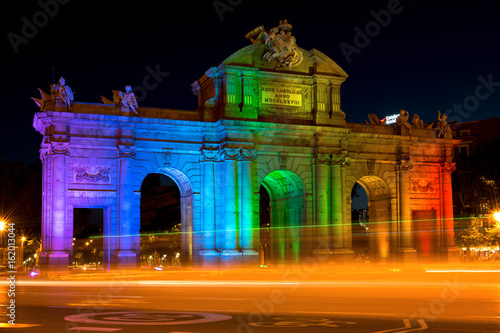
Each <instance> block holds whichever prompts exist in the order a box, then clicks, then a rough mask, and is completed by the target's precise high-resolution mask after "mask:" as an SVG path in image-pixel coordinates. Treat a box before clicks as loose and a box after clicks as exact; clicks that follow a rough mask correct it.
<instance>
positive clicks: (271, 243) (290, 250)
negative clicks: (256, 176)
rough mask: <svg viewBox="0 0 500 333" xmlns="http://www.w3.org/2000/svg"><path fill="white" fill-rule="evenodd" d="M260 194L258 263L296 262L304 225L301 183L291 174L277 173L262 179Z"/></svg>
mask: <svg viewBox="0 0 500 333" xmlns="http://www.w3.org/2000/svg"><path fill="white" fill-rule="evenodd" d="M259 193H260V249H261V253H260V255H261V258H260V259H261V264H264V265H268V264H273V265H283V264H294V263H298V262H299V260H300V257H301V253H302V252H303V230H302V228H303V226H304V225H305V223H304V216H305V213H304V207H305V194H304V185H303V183H302V180H301V179H300V178H299V177H298V176H297V175H296V174H294V173H293V172H291V171H288V170H276V171H273V172H271V173H269V174H268V175H267V176H266V177H265V178H264V179H263V180H262V184H261V187H260V191H259Z"/></svg>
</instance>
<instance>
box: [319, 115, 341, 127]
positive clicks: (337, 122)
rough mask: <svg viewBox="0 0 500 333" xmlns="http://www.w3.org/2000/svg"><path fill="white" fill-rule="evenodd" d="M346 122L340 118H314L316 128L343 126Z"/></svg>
mask: <svg viewBox="0 0 500 333" xmlns="http://www.w3.org/2000/svg"><path fill="white" fill-rule="evenodd" d="M345 124H346V121H345V119H342V118H341V117H338V118H333V119H330V118H320V117H318V118H316V125H318V126H324V125H326V126H345Z"/></svg>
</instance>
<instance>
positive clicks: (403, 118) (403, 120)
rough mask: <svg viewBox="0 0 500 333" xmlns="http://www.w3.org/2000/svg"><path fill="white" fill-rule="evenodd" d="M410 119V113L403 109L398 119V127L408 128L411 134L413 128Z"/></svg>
mask: <svg viewBox="0 0 500 333" xmlns="http://www.w3.org/2000/svg"><path fill="white" fill-rule="evenodd" d="M409 118H410V114H409V113H408V111H405V110H403V109H401V110H399V116H398V118H397V119H396V125H397V126H404V127H406V128H407V129H408V132H409V133H410V134H411V126H410V124H409V123H408V119H409Z"/></svg>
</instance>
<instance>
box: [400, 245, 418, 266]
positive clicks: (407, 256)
mask: <svg viewBox="0 0 500 333" xmlns="http://www.w3.org/2000/svg"><path fill="white" fill-rule="evenodd" d="M398 259H399V260H398V261H399V262H400V263H402V264H409V263H416V262H417V250H416V249H414V248H410V247H405V248H399V249H398Z"/></svg>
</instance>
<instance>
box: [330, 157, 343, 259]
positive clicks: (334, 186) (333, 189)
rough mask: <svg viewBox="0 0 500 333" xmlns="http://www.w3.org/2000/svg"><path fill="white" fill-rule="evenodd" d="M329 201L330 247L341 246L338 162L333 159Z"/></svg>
mask: <svg viewBox="0 0 500 333" xmlns="http://www.w3.org/2000/svg"><path fill="white" fill-rule="evenodd" d="M330 202H331V209H332V214H331V215H332V219H331V224H332V248H333V249H340V248H342V247H343V245H344V244H343V234H344V233H343V226H342V224H343V221H342V211H343V207H342V186H341V182H340V162H338V161H333V162H332V165H331V166H330Z"/></svg>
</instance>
